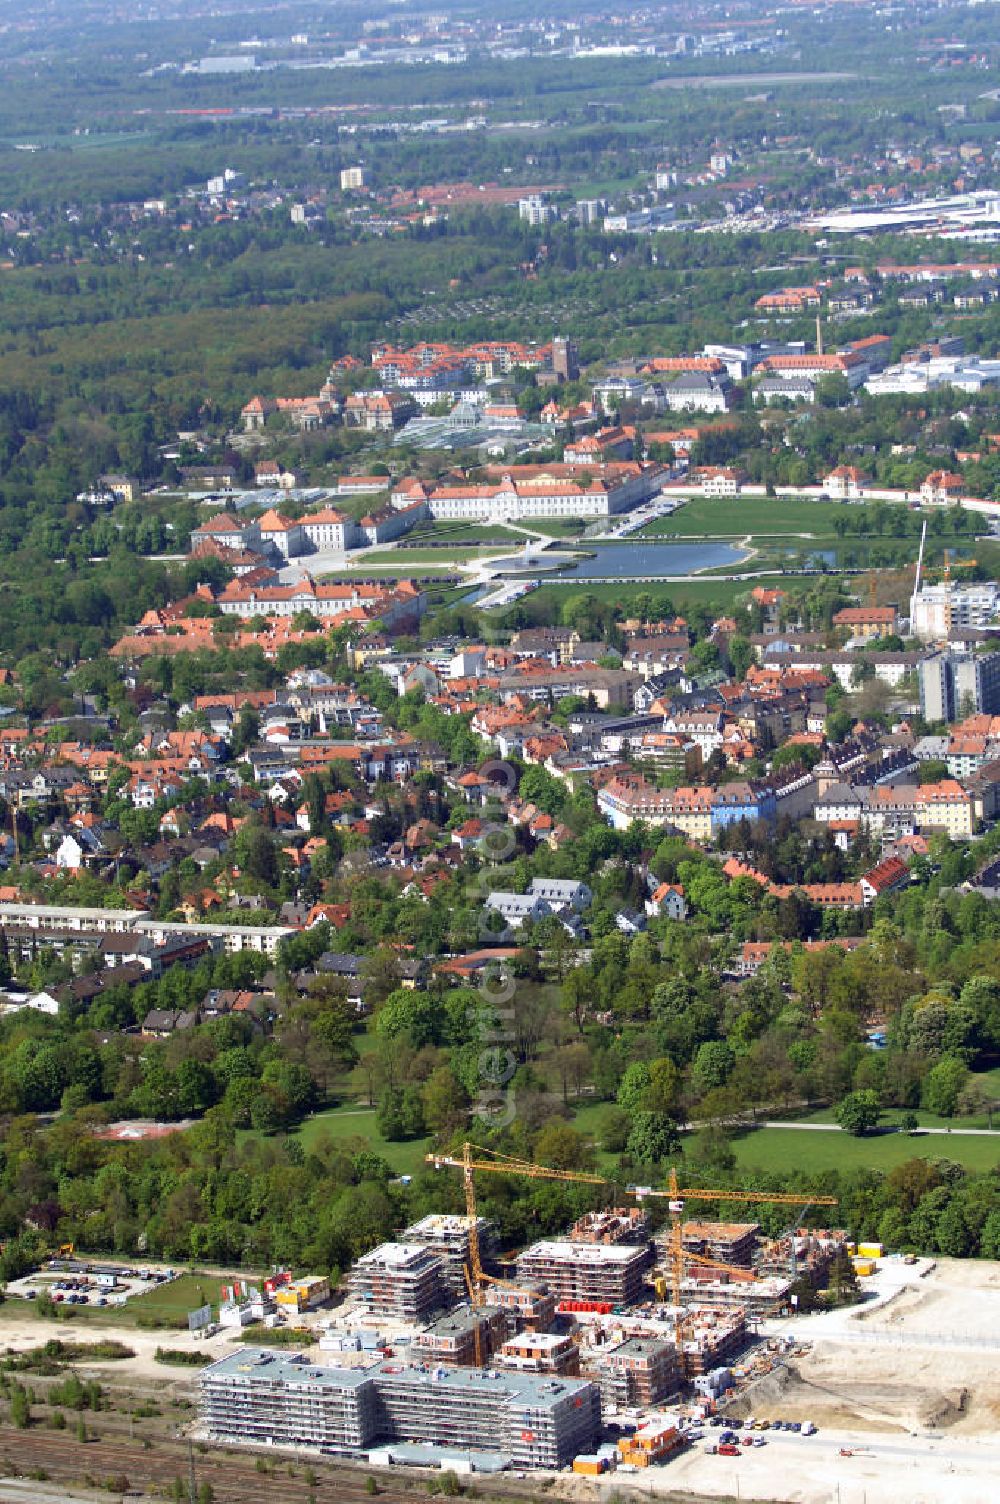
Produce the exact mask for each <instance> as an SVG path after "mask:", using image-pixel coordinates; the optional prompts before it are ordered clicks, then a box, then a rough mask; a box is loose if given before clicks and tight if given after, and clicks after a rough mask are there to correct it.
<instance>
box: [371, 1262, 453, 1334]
mask: <svg viewBox="0 0 1000 1504" xmlns="http://www.w3.org/2000/svg"><path fill="white" fill-rule="evenodd" d="M347 1287H348V1289H349V1290H350V1293H351V1295H352V1296H353V1297H354V1299H355V1300H357V1301H358V1302H359V1303H360V1304H361V1305H363V1306H364V1308H365V1310H366V1313H367V1314H368V1315H369V1316H372V1317H375V1318H380V1319H382V1320H386V1319H394V1320H397V1321H407V1322H410V1323H413V1324H420V1323H423V1322H425V1321H428V1320H429V1319H430V1318H431V1316H433V1315H434V1313H435V1311H438V1310H440V1309H441V1308H442V1307H445V1306H448V1305H450V1304H451V1303H452V1302H451V1297H450V1293H449V1289H448V1285H447V1282H446V1280H445V1278H444V1274H443V1269H442V1264H441V1260H440V1259H439V1258H438V1256H437V1255H436V1254H435V1253H432V1252H431V1250H430V1249H429V1248H425V1247H424V1246H423V1245H422V1244H419V1243H380V1244H379V1246H378V1247H377V1248H373V1249H372V1250H371V1252H370V1253H365V1254H363V1255H362V1256H361V1258H359V1259H358V1261H357V1263H356V1264H355V1265H354V1268H353V1269H352V1270H351V1272H350V1274H349V1275H348V1277H347Z"/></svg>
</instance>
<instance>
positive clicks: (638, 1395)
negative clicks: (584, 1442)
mask: <svg viewBox="0 0 1000 1504" xmlns="http://www.w3.org/2000/svg"><path fill="white" fill-rule="evenodd" d="M592 1366H593V1369H594V1372H595V1373H596V1375H597V1378H598V1382H599V1383H600V1386H601V1403H602V1404H603V1405H604V1406H605V1407H606V1408H607V1409H609V1410H630V1409H639V1410H641V1409H648V1408H649V1407H650V1406H653V1405H660V1404H662V1403H663V1402H664V1401H665V1400H667V1399H669V1398H670V1396H671V1395H673V1394H676V1393H677V1391H678V1390H679V1389H680V1387H681V1384H682V1382H683V1378H682V1374H681V1364H680V1360H679V1358H678V1356H677V1349H676V1347H675V1346H674V1344H673V1343H672V1342H666V1341H663V1340H662V1339H660V1338H657V1337H630V1338H628V1339H627V1340H626V1341H625V1342H620V1343H619V1344H618V1345H617V1346H616V1347H611V1348H607V1349H605V1350H604V1351H603V1352H601V1353H600V1355H599V1356H598V1357H597V1358H596V1360H595V1361H594V1363H593V1365H592Z"/></svg>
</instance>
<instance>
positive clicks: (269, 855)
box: [233, 825, 278, 888]
mask: <svg viewBox="0 0 1000 1504" xmlns="http://www.w3.org/2000/svg"><path fill="white" fill-rule="evenodd" d="M233 844H234V846H235V848H236V852H237V860H238V861H239V864H240V867H241V869H242V870H243V871H244V872H245V873H246V874H247V876H248V877H252V878H254V879H256V881H257V882H261V883H264V884H265V886H267V887H268V888H273V887H274V886H275V884H276V883H277V881H278V857H277V853H276V851H275V849H274V841H273V840H272V839H271V836H270V835H269V834H268V832H267V831H266V830H265V828H264V826H263V825H245V826H244V827H243V829H242V830H241V831H240V832H239V834H238V835H237V837H236V840H235V841H234V843H233Z"/></svg>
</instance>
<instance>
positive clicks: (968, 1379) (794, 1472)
mask: <svg viewBox="0 0 1000 1504" xmlns="http://www.w3.org/2000/svg"><path fill="white" fill-rule="evenodd" d="M885 1273H886V1278H885V1282H884V1283H883V1284H882V1286H881V1288H880V1289H878V1291H877V1294H876V1296H875V1298H874V1299H873V1308H871V1309H869V1310H868V1311H867V1312H865V1311H863V1310H862V1311H854V1312H851V1313H848V1312H836V1313H830V1314H829V1315H823V1316H819V1317H809V1318H800V1319H798V1320H797V1321H796V1322H795V1324H794V1325H793V1326H790V1325H789V1324H787V1323H784V1322H781V1323H778V1322H775V1323H769V1324H768V1326H769V1330H772V1331H778V1330H782V1331H794V1333H795V1334H796V1336H797V1337H798V1338H799V1339H800V1340H801V1342H802V1343H804V1344H805V1345H806V1352H805V1354H804V1355H803V1356H800V1357H796V1358H792V1359H791V1360H790V1361H789V1362H788V1365H787V1367H786V1368H785V1369H784V1370H781V1369H779V1370H776V1371H775V1372H774V1373H772V1374H770V1375H768V1376H767V1377H766V1378H764V1379H762V1380H760V1381H759V1382H758V1383H757V1385H756V1386H754V1388H753V1390H752V1391H751V1392H750V1393H749V1394H748V1395H747V1396H746V1397H745V1399H743V1400H741V1401H740V1402H739V1403H738V1404H737V1405H735V1406H733V1407H730V1408H731V1409H732V1413H733V1414H734V1416H739V1417H740V1418H742V1419H745V1418H746V1417H747V1416H749V1415H753V1416H755V1417H756V1418H757V1419H767V1420H774V1419H776V1418H780V1419H784V1420H799V1421H802V1420H811V1421H812V1422H813V1423H814V1424H815V1425H816V1427H817V1428H818V1434H817V1435H815V1436H810V1437H803V1436H801V1435H796V1434H794V1433H793V1434H791V1435H789V1434H788V1433H786V1432H779V1433H774V1432H767V1433H765V1435H766V1436H767V1445H766V1446H764V1447H762V1448H759V1449H757V1448H755V1449H753V1451H752V1453H750V1454H749V1455H748V1454H746V1453H743V1454H742V1455H741V1456H740V1457H739V1458H735V1459H729V1458H721V1457H712V1456H708V1455H706V1454H705V1452H704V1450H703V1449H702V1450H700V1451H699V1450H698V1448H697V1447H695V1448H692V1449H691V1450H690V1451H689V1452H687V1453H686V1454H685V1455H684V1456H682V1457H680V1458H678V1459H676V1460H675V1461H674V1462H671V1463H670V1464H668V1465H667V1466H665V1467H663V1468H656V1469H651V1470H650V1472H649V1473H647V1474H643V1475H640V1476H638V1477H636V1478H634V1479H632V1478H629V1479H626V1478H625V1477H623V1476H622V1475H621V1474H617V1475H614V1479H615V1481H614V1484H612V1483H611V1481H610V1480H609V1481H608V1482H607V1483H605V1484H603V1488H604V1489H605V1491H606V1490H607V1489H609V1488H612V1487H615V1488H617V1489H618V1491H620V1492H622V1493H626V1492H631V1491H632V1489H635V1490H636V1491H638V1492H641V1493H643V1494H648V1493H650V1492H655V1493H660V1492H667V1491H668V1490H670V1489H678V1488H684V1487H687V1488H690V1489H692V1490H695V1491H698V1492H700V1493H703V1494H706V1495H710V1496H711V1495H713V1494H714V1495H723V1496H725V1495H728V1496H730V1497H740V1498H744V1499H767V1500H788V1501H794V1504H835V1501H836V1504H867V1501H868V1500H871V1499H882V1500H886V1501H889V1504H993V1501H995V1500H997V1499H1000V1441H998V1434H1000V1425H998V1423H1000V1264H990V1263H985V1262H983V1263H977V1262H967V1263H966V1262H958V1261H952V1260H939V1261H938V1262H937V1263H936V1264H924V1265H922V1266H921V1267H920V1269H918V1270H917V1271H913V1272H910V1271H907V1272H906V1273H904V1272H903V1271H902V1270H900V1269H895V1270H894V1269H892V1268H890V1267H888V1266H887V1268H886V1271H885ZM894 1280H895V1281H897V1283H896V1284H895V1285H894V1284H893V1281H894ZM708 1434H709V1436H710V1435H711V1433H708ZM716 1434H717V1433H716ZM578 1492H579V1491H578Z"/></svg>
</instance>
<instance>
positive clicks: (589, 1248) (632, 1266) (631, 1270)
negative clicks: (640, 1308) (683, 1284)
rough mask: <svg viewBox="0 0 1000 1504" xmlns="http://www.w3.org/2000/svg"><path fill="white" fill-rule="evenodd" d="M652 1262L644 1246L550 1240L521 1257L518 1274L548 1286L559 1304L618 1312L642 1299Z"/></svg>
mask: <svg viewBox="0 0 1000 1504" xmlns="http://www.w3.org/2000/svg"><path fill="white" fill-rule="evenodd" d="M650 1259H651V1250H650V1249H649V1247H648V1246H644V1245H638V1246H637V1245H632V1244H628V1243H610V1244H608V1243H593V1244H591V1243H573V1242H570V1241H569V1239H566V1240H564V1241H557V1240H555V1239H546V1240H544V1241H542V1242H540V1243H533V1244H532V1246H531V1247H530V1248H527V1249H525V1251H524V1253H522V1254H520V1255H519V1256H518V1260H517V1272H518V1277H519V1278H521V1279H528V1280H541V1281H542V1282H543V1283H544V1284H546V1285H548V1287H549V1289H550V1290H551V1291H552V1293H553V1295H554V1296H555V1298H556V1301H557V1303H561V1302H563V1301H582V1302H585V1303H588V1304H589V1303H594V1304H600V1305H607V1306H608V1307H609V1309H614V1307H616V1306H627V1305H632V1304H633V1303H634V1302H635V1301H637V1300H639V1299H640V1298H641V1297H642V1285H643V1276H644V1275H645V1272H646V1270H647V1268H648V1267H649V1264H650Z"/></svg>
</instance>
